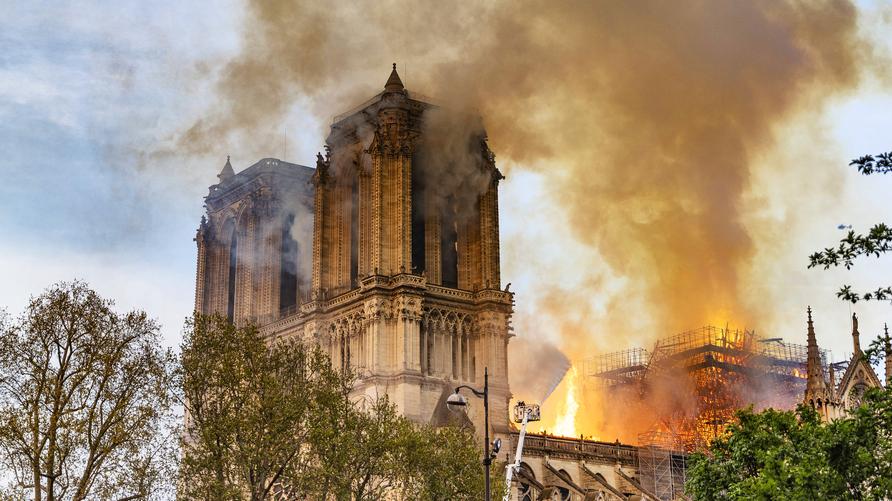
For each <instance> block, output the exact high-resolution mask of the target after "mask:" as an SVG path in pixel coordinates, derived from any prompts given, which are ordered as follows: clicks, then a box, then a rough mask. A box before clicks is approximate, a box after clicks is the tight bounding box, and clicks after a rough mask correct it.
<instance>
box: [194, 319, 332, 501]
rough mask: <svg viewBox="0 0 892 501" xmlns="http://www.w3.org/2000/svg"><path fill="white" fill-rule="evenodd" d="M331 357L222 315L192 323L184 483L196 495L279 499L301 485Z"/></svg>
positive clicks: (306, 472)
mask: <svg viewBox="0 0 892 501" xmlns="http://www.w3.org/2000/svg"><path fill="white" fill-rule="evenodd" d="M326 368H327V360H326V359H325V357H324V355H323V354H322V353H321V352H319V351H318V350H315V351H314V350H309V349H307V348H306V347H304V346H303V345H301V344H299V343H290V342H284V341H279V342H273V343H271V344H267V343H266V341H265V340H264V339H263V338H262V337H261V335H260V333H259V332H258V331H257V329H256V328H255V327H253V326H248V327H243V328H236V327H235V326H234V325H233V324H232V323H231V322H229V321H228V320H227V319H225V318H223V317H220V316H197V317H195V318H194V319H193V320H191V321H190V322H188V323H187V326H186V329H185V336H184V341H183V345H182V352H181V372H180V385H181V387H182V392H183V397H184V405H185V409H186V411H185V412H186V420H185V421H186V425H185V433H184V444H183V452H184V454H183V459H182V464H181V466H180V473H181V481H180V491H181V494H182V496H183V497H186V498H189V499H207V500H227V499H233V500H235V499H251V500H252V501H258V500H264V499H271V498H273V497H274V495H276V494H277V492H278V490H280V489H281V486H282V485H288V486H289V487H290V488H291V489H293V490H296V491H301V490H302V489H303V488H304V486H305V483H306V482H307V480H308V478H309V475H310V469H311V455H310V453H311V450H310V447H309V433H310V427H311V422H310V421H311V420H312V417H311V414H312V411H313V406H314V403H315V402H316V401H317V400H318V397H317V390H318V388H319V387H320V386H323V385H322V384H321V383H320V377H319V375H320V374H326V373H327V372H326V370H327V369H326Z"/></svg>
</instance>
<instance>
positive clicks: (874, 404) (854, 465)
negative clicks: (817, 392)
mask: <svg viewBox="0 0 892 501" xmlns="http://www.w3.org/2000/svg"><path fill="white" fill-rule="evenodd" d="M737 417H738V422H737V423H735V424H732V425H729V427H728V430H727V434H726V435H725V436H723V437H721V438H719V439H716V440H715V441H714V442H713V443H712V444H711V445H710V447H709V448H708V450H706V451H704V452H702V453H695V454H693V455H692V456H691V458H690V468H689V469H688V481H687V484H686V490H687V493H688V495H690V496H691V497H692V498H694V499H697V500H717V499H731V500H735V499H740V500H743V499H747V500H749V499H756V500H781V499H784V500H786V499H834V500H868V499H869V500H880V499H889V498H890V496H892V436H890V430H892V428H890V426H892V392H890V391H889V390H885V389H873V390H871V391H869V392H867V393H866V394H865V397H864V403H863V404H862V406H861V407H860V408H858V409H856V410H855V411H854V412H853V413H852V414H851V415H850V416H848V417H845V418H842V419H838V420H835V421H833V422H831V423H829V424H825V423H822V422H821V421H820V419H819V417H818V415H817V413H815V411H813V410H812V409H810V408H808V407H804V406H800V407H799V409H797V411H796V412H792V411H787V412H784V411H776V410H773V409H769V410H766V411H764V412H761V413H753V412H752V410H751V409H748V410H743V411H740V412H738V414H737Z"/></svg>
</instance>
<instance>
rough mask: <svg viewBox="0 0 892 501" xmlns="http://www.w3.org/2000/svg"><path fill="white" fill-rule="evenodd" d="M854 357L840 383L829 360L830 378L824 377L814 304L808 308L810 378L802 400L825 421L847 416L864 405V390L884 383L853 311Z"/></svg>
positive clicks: (891, 363) (889, 359)
mask: <svg viewBox="0 0 892 501" xmlns="http://www.w3.org/2000/svg"><path fill="white" fill-rule="evenodd" d="M885 340H886V343H885V352H886V353H885V355H886V360H885V362H886V364H885V366H886V384H889V381H890V378H892V347H890V346H889V331H888V328H887V329H886V336H885ZM852 346H853V352H852V358H851V359H850V360H849V362H848V364H847V365H846V370H845V372H844V373H843V376H842V378H841V379H840V381H839V383H837V382H836V374H835V373H834V368H833V365H832V364H830V373H829V380H827V379H825V377H824V368H823V365H822V363H821V362H822V361H821V358H820V352H819V350H818V343H817V339H816V337H815V328H814V322H813V321H812V318H811V308H810V307H809V308H808V382H807V384H806V389H805V395H804V396H803V402H804V403H805V404H806V405H808V406H810V407H812V408H813V409H815V410H816V411H817V412H818V414H820V416H821V419H822V420H824V421H832V420H834V419H838V418H841V417H844V416H846V415H847V414H848V413H850V412H851V411H852V410H853V409H856V408H858V407H859V406H860V405H861V398H862V396H863V395H864V392H865V391H867V390H868V389H870V388H880V387H882V386H883V383H881V382H880V378H879V376H877V373H876V372H875V371H874V370H873V367H871V366H870V363H869V362H868V361H867V358H866V357H865V356H864V352H863V351H862V350H861V334H860V332H859V331H858V317H857V316H856V315H855V314H854V313H853V314H852Z"/></svg>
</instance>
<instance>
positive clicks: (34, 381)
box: [0, 282, 177, 501]
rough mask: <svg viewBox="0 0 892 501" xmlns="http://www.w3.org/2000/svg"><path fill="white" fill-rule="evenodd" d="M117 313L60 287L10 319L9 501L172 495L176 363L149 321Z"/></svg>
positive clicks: (6, 328)
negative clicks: (11, 479)
mask: <svg viewBox="0 0 892 501" xmlns="http://www.w3.org/2000/svg"><path fill="white" fill-rule="evenodd" d="M112 306H113V303H112V302H111V301H109V300H106V299H102V298H101V297H99V295H98V294H96V293H95V292H94V291H92V290H90V289H89V287H88V286H87V285H86V284H84V283H83V282H73V283H60V284H57V285H54V286H52V287H50V288H49V289H47V290H46V291H45V292H44V293H43V294H41V295H40V296H38V297H36V298H32V299H31V301H30V302H29V304H28V306H27V309H26V311H25V312H24V314H23V315H22V316H21V317H19V318H18V319H10V318H8V317H5V318H0V465H2V466H3V469H4V470H5V471H7V472H9V474H10V475H11V476H12V477H13V478H14V485H12V486H11V493H10V494H7V495H8V496H10V497H17V498H18V499H21V498H24V497H26V496H27V497H30V498H31V499H33V500H35V501H41V500H44V499H45V500H47V501H55V500H75V501H79V500H84V499H103V500H105V499H108V500H115V499H120V500H125V499H126V500H132V499H157V498H163V497H164V496H165V494H167V493H168V490H169V489H166V488H165V487H171V486H170V485H169V484H166V480H167V479H168V478H170V477H171V476H172V471H171V470H172V468H173V466H174V460H175V457H176V455H175V450H174V449H175V445H176V435H177V434H176V432H175V431H174V430H175V426H174V423H175V421H173V414H172V412H171V408H172V404H173V402H174V400H173V395H172V392H171V388H173V385H172V384H171V383H172V378H171V376H172V372H173V369H174V361H175V359H174V357H173V355H172V354H171V353H170V351H168V350H163V349H161V348H160V347H159V346H160V335H159V332H158V326H157V324H156V323H155V322H153V321H152V320H151V319H149V318H148V317H147V316H146V314H145V313H144V312H141V311H132V312H129V313H125V314H118V313H115V311H114V310H113V309H112ZM13 493H15V494H13ZM18 496H21V497H18Z"/></svg>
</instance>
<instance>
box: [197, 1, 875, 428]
mask: <svg viewBox="0 0 892 501" xmlns="http://www.w3.org/2000/svg"><path fill="white" fill-rule="evenodd" d="M416 7H417V6H416V5H415V4H412V3H410V2H403V1H390V2H383V3H381V2H376V3H359V4H355V3H350V4H349V5H347V4H345V5H334V6H332V5H328V3H326V4H320V3H318V2H306V1H284V0H283V1H254V2H250V3H249V14H248V18H247V19H246V21H245V22H246V25H245V27H244V31H243V50H242V52H241V55H240V56H238V57H237V58H235V59H234V60H232V61H230V62H229V63H228V64H227V65H226V66H225V68H224V69H223V71H222V73H221V77H220V80H219V82H218V85H217V91H218V93H219V101H220V107H219V108H217V109H216V110H215V111H214V112H213V113H210V114H208V115H207V116H206V117H204V118H203V119H201V120H199V121H197V122H195V123H194V124H192V125H191V126H190V127H189V128H188V129H187V130H185V131H183V132H182V134H181V135H180V136H179V147H180V148H182V149H184V150H185V151H187V152H192V153H205V152H207V151H209V150H211V149H213V148H214V146H215V145H216V144H218V143H219V142H220V141H221V139H222V138H227V140H228V141H230V142H233V141H236V142H237V141H238V140H239V138H242V139H243V140H244V141H245V143H250V144H251V147H253V148H258V149H262V148H263V147H265V146H269V147H270V148H273V146H272V145H273V144H276V139H275V138H276V137H278V134H277V133H276V131H277V130H279V124H280V123H281V121H282V120H283V117H284V116H285V115H286V114H287V113H288V112H289V110H290V109H291V103H293V102H294V101H295V100H297V99H298V98H300V99H307V100H308V102H309V103H310V109H311V110H313V112H314V113H315V114H316V115H317V117H319V122H320V131H319V136H320V138H321V137H324V134H325V129H326V127H327V120H325V119H326V118H327V117H328V116H330V115H331V114H332V113H335V112H340V111H344V110H346V109H348V108H349V107H350V106H352V105H354V104H356V103H359V102H361V101H362V99H365V98H368V97H370V96H372V95H374V94H375V93H376V92H378V91H379V90H380V87H382V86H383V83H384V80H385V79H386V76H387V73H388V69H389V66H388V65H389V63H390V61H391V60H396V61H405V62H407V64H408V68H401V76H402V77H403V81H404V82H405V83H406V86H407V87H408V88H409V89H410V91H413V90H418V91H421V92H424V93H425V94H430V95H434V96H437V97H438V98H439V99H441V100H443V101H444V102H445V103H447V104H451V105H454V107H456V108H459V109H462V110H475V111H476V112H477V113H479V115H480V116H482V117H483V120H484V123H485V125H486V130H487V131H488V134H489V140H490V144H491V146H492V148H493V151H495V152H496V153H497V155H499V158H500V159H501V160H504V161H506V162H501V163H499V165H500V166H501V167H502V168H503V170H506V174H507V175H508V178H509V181H510V179H511V173H512V172H511V170H510V169H504V166H506V165H510V166H513V168H514V169H524V170H533V171H536V172H538V173H541V174H542V175H544V176H545V178H546V182H547V183H548V185H547V186H548V189H549V193H550V196H551V197H552V198H554V199H555V200H558V201H559V203H560V204H561V207H562V209H563V217H565V218H566V220H567V225H568V226H569V228H570V229H571V231H572V235H573V237H574V238H575V239H576V240H578V241H579V242H580V243H581V244H583V245H585V246H588V247H590V248H592V249H593V250H595V251H596V253H597V255H598V256H600V258H601V259H602V262H596V263H579V271H578V273H579V274H580V275H584V276H587V277H588V278H589V279H584V280H580V281H579V282H578V284H576V285H575V286H574V288H572V289H564V290H562V289H560V287H559V286H558V287H557V289H556V288H555V285H554V284H549V283H547V281H548V278H547V277H542V281H543V283H542V284H540V285H541V287H532V288H530V289H529V290H524V291H520V294H527V295H535V294H536V293H537V290H538V291H546V292H543V294H548V295H549V297H546V298H544V300H542V301H538V300H534V301H533V305H534V307H535V308H538V309H536V310H534V311H526V312H520V314H521V315H524V316H526V317H527V319H534V318H536V317H539V318H543V317H546V316H549V315H551V316H550V317H549V318H552V319H556V320H555V321H556V325H549V326H547V327H548V330H549V331H553V332H557V333H558V335H557V338H558V340H559V344H560V346H561V348H562V349H564V350H565V353H571V350H572V354H574V356H580V354H583V355H585V356H587V355H589V354H595V353H597V352H598V351H601V350H602V349H603V348H604V347H605V345H610V344H612V345H613V347H615V346H616V344H617V341H616V340H617V339H619V340H622V339H627V338H628V337H630V336H633V335H638V336H640V333H632V332H628V331H624V330H623V329H624V328H625V329H628V325H629V323H628V322H627V321H626V319H625V318H620V315H623V316H625V317H627V316H628V309H627V308H623V307H622V304H623V303H625V304H629V303H633V304H636V305H643V309H639V310H636V311H635V312H634V314H635V315H636V316H638V317H641V318H646V320H644V321H642V320H640V318H639V320H638V321H636V324H638V325H641V324H642V323H643V324H644V325H648V326H650V327H651V328H657V327H659V330H658V331H657V330H654V334H653V337H654V338H655V337H657V335H663V334H666V333H672V332H676V331H680V330H684V329H687V328H692V327H696V326H700V325H704V324H709V323H720V324H724V323H725V321H728V320H730V321H732V322H735V321H736V322H747V321H754V320H756V318H757V317H756V315H758V314H759V313H760V312H761V311H764V310H765V309H767V306H765V305H760V304H759V301H758V298H756V299H753V298H747V297H744V296H745V295H744V292H743V287H742V285H741V283H740V277H741V276H742V273H743V272H744V271H745V270H747V269H748V268H749V267H751V266H753V262H752V259H753V256H754V255H755V249H756V246H757V245H758V242H756V241H754V239H753V237H752V235H753V234H754V233H753V231H754V230H753V228H752V227H750V226H748V225H747V224H746V222H745V221H743V216H742V214H743V210H742V209H743V207H742V203H743V200H744V195H745V193H746V192H747V190H748V189H749V188H750V183H751V182H752V179H753V175H754V172H756V171H757V170H758V169H763V168H765V167H762V166H759V165H757V164H756V163H755V162H754V158H756V157H757V156H758V155H759V154H760V153H761V152H764V151H765V150H766V149H768V148H770V147H771V146H772V144H773V141H774V136H773V130H774V127H776V126H777V125H778V124H780V123H781V122H782V121H783V120H785V119H787V118H789V117H790V116H791V115H792V114H794V113H797V112H798V111H800V110H802V109H803V108H804V107H812V106H818V105H820V104H821V103H822V102H823V100H825V99H826V98H827V97H829V96H832V95H835V94H837V93H839V92H844V91H846V90H848V89H851V88H853V86H854V85H855V84H856V83H857V82H858V79H859V75H860V74H861V71H862V67H863V66H864V64H865V61H863V60H862V56H860V54H869V50H868V48H867V47H865V43H864V42H862V41H861V40H859V39H858V37H857V36H856V27H857V16H856V11H855V8H854V6H853V4H852V3H851V2H849V1H844V0H839V1H819V2H814V1H811V2H804V1H802V2H800V1H795V0H791V1H787V2H779V1H753V2H738V1H699V2H698V1H692V2H683V3H679V2H660V1H635V2H615V1H607V0H605V1H572V0H569V1H561V2H536V1H515V2H487V3H481V4H472V3H470V2H461V3H455V4H453V3H450V2H441V4H439V5H430V6H428V8H426V9H423V10H422V9H418V8H416ZM444 137H448V136H444ZM456 137H460V136H456ZM248 138H250V141H248ZM264 141H269V142H270V143H269V145H265V144H264ZM320 142H321V141H320ZM308 160H309V159H308ZM531 203H535V201H531ZM503 217H507V216H505V215H503ZM503 245H504V246H505V247H510V246H511V245H512V242H510V241H505V242H503ZM555 259H560V256H555ZM605 270H608V271H609V274H611V275H612V276H617V277H621V278H622V279H623V280H624V281H625V282H624V283H625V285H624V288H623V291H622V292H623V293H624V294H626V297H625V298H616V297H612V298H607V299H606V300H607V301H611V302H614V303H617V304H619V307H617V308H615V309H613V308H609V309H607V311H605V312H602V313H591V312H588V313H582V314H580V315H570V317H569V318H568V319H567V321H564V320H562V318H564V317H563V316H562V314H561V313H560V311H558V312H552V311H549V308H552V307H553V308H556V309H558V310H562V309H567V308H581V309H586V308H590V305H589V303H587V302H586V300H584V299H581V298H588V297H596V296H599V295H601V296H602V297H603V287H604V283H603V276H604V273H605ZM506 278H507V279H508V280H510V277H506ZM519 299H520V301H519V304H523V301H524V300H523V298H522V297H520V298H519ZM580 318H585V319H587V320H588V321H587V322H579V321H578V320H579V319H580ZM531 321H532V322H534V320H531ZM543 327H544V326H543ZM543 330H545V329H537V330H535V332H540V331H543ZM606 332H610V336H609V337H610V338H612V339H613V340H612V341H608V340H607V337H608V336H607V334H606ZM531 334H532V333H529V334H525V333H522V332H521V333H520V336H521V337H522V336H525V335H526V336H530V335H531ZM515 341H516V340H515ZM515 341H512V344H513V343H515ZM518 370H522V369H519V368H516V367H514V366H512V368H511V371H513V372H516V371H518ZM555 394H556V395H560V394H561V390H560V388H559V389H558V391H557V392H556V393H555ZM543 414H545V413H544V412H543ZM591 432H592V431H587V432H586V433H591Z"/></svg>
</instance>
